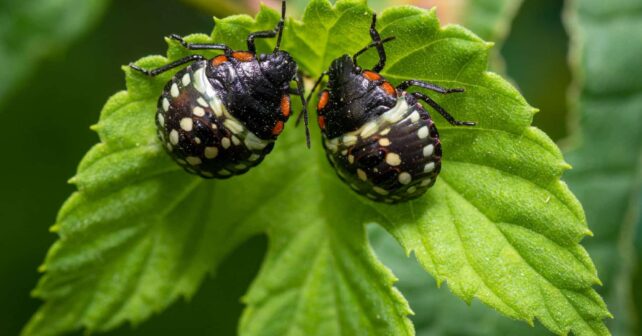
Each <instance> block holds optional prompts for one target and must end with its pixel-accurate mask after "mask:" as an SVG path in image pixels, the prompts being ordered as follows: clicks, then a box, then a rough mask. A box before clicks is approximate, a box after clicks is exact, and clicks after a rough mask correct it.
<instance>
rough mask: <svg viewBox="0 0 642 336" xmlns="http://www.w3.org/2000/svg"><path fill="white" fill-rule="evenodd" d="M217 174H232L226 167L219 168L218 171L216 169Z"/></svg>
mask: <svg viewBox="0 0 642 336" xmlns="http://www.w3.org/2000/svg"><path fill="white" fill-rule="evenodd" d="M218 174H219V175H224V176H227V175H232V173H230V172H229V171H228V170H226V169H221V170H219V171H218Z"/></svg>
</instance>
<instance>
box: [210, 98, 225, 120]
mask: <svg viewBox="0 0 642 336" xmlns="http://www.w3.org/2000/svg"><path fill="white" fill-rule="evenodd" d="M210 107H211V108H212V111H214V114H215V115H216V116H217V117H221V116H223V107H222V105H221V104H220V103H219V101H218V99H216V100H215V101H211V102H210Z"/></svg>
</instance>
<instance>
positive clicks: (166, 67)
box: [129, 55, 206, 77]
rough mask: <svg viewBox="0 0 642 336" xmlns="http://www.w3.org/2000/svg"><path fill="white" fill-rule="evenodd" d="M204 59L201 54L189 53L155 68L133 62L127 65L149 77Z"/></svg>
mask: <svg viewBox="0 0 642 336" xmlns="http://www.w3.org/2000/svg"><path fill="white" fill-rule="evenodd" d="M205 59H206V58H205V57H204V56H201V55H189V56H187V57H183V58H181V59H179V60H177V61H174V62H172V63H169V64H166V65H163V66H162V67H159V68H156V69H150V70H147V69H143V68H141V67H139V66H138V65H136V64H134V63H129V67H130V68H132V69H134V70H136V71H138V72H140V73H142V74H144V75H147V76H150V77H155V76H157V75H159V74H161V73H163V72H165V71H168V70H171V69H174V68H176V67H179V66H181V65H183V64H185V63H189V62H194V61H202V60H205Z"/></svg>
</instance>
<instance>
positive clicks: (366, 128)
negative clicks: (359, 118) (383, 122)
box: [360, 122, 377, 138]
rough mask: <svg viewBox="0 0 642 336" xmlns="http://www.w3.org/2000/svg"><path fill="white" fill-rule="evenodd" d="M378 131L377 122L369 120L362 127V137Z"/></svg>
mask: <svg viewBox="0 0 642 336" xmlns="http://www.w3.org/2000/svg"><path fill="white" fill-rule="evenodd" d="M375 132H377V124H376V123H375V122H369V123H367V124H365V125H363V127H362V128H361V134H360V135H361V137H362V138H367V137H369V136H371V135H373V134H375Z"/></svg>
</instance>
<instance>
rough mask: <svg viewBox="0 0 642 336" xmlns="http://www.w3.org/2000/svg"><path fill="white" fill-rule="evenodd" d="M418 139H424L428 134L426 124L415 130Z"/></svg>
mask: <svg viewBox="0 0 642 336" xmlns="http://www.w3.org/2000/svg"><path fill="white" fill-rule="evenodd" d="M417 136H418V137H419V139H425V138H426V137H427V136H428V126H424V127H422V128H420V129H419V130H418V131H417Z"/></svg>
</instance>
